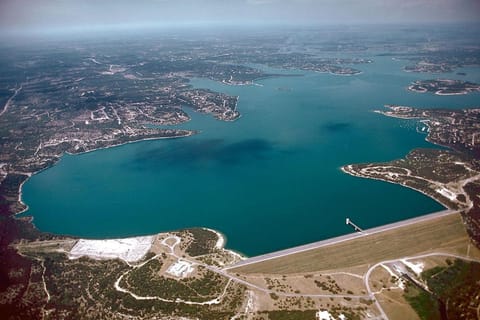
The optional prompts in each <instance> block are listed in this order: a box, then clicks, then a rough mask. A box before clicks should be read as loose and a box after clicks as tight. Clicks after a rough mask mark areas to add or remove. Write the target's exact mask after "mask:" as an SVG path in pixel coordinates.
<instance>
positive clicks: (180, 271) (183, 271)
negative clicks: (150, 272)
mask: <svg viewBox="0 0 480 320" xmlns="http://www.w3.org/2000/svg"><path fill="white" fill-rule="evenodd" d="M193 270H194V268H193V264H192V263H190V262H188V261H185V260H178V261H177V262H175V263H174V264H172V265H171V266H170V267H169V268H168V269H167V273H169V274H171V275H173V276H175V277H177V278H185V277H186V276H188V275H189V274H190V273H192V272H193Z"/></svg>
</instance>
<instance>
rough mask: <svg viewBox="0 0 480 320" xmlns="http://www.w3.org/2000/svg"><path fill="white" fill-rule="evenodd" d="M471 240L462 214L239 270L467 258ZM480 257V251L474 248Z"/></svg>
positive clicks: (290, 269)
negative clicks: (434, 256)
mask: <svg viewBox="0 0 480 320" xmlns="http://www.w3.org/2000/svg"><path fill="white" fill-rule="evenodd" d="M469 242H470V241H469V238H468V235H467V233H466V231H465V227H464V225H463V222H462V219H461V216H460V214H453V215H448V216H444V217H439V218H434V219H431V220H428V221H423V222H419V223H416V224H412V225H408V226H404V227H400V228H397V229H393V230H388V231H385V232H382V233H377V234H373V235H369V236H365V237H361V238H357V239H353V240H348V241H345V242H342V243H337V244H333V245H327V246H324V247H321V248H317V249H312V250H309V251H304V252H299V253H295V254H291V255H288V256H284V257H279V258H275V259H271V260H267V261H263V262H258V263H254V264H250V265H246V266H241V267H239V268H234V269H230V271H232V272H236V273H267V274H275V273H276V274H291V273H306V272H315V271H323V270H332V269H344V268H350V267H354V266H359V265H368V264H374V263H377V262H379V261H384V260H389V259H395V258H401V257H404V256H412V255H418V254H421V253H427V252H449V253H456V254H461V255H466V253H467V247H468V244H469ZM470 254H474V255H476V256H479V251H478V250H477V249H475V248H473V246H472V248H471V249H470Z"/></svg>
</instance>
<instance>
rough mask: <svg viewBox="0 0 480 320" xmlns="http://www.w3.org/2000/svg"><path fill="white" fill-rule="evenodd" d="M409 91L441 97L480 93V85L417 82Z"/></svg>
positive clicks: (461, 82)
mask: <svg viewBox="0 0 480 320" xmlns="http://www.w3.org/2000/svg"><path fill="white" fill-rule="evenodd" d="M408 90H410V91H414V92H418V93H427V92H429V93H434V94H436V95H439V96H449V95H462V94H468V93H471V92H477V91H480V85H479V84H477V83H473V82H469V81H462V80H450V79H437V80H417V81H414V82H413V83H412V84H411V85H410V86H408Z"/></svg>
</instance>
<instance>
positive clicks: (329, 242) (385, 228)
mask: <svg viewBox="0 0 480 320" xmlns="http://www.w3.org/2000/svg"><path fill="white" fill-rule="evenodd" d="M459 212H460V211H459V210H443V211H439V212H435V213H431V214H427V215H424V216H420V217H416V218H412V219H407V220H403V221H399V222H395V223H391V224H386V225H383V226H380V227H375V228H371V229H367V230H363V231H362V232H358V233H353V234H347V235H344V236H340V237H335V238H331V239H327V240H323V241H318V242H313V243H309V244H306V245H302V246H298V247H293V248H290V249H285V250H280V251H276V252H272V253H267V254H263V255H260V256H256V257H252V258H248V259H246V260H243V261H240V262H238V263H236V264H234V265H231V266H228V267H225V268H224V270H229V269H234V268H238V267H242V266H246V265H249V264H254V263H258V262H263V261H267V260H272V259H277V258H280V257H284V256H288V255H291V254H295V253H299V252H304V251H308V250H313V249H317V248H321V247H324V246H329V245H333V244H337V243H341V242H345V241H349V240H353V239H358V238H362V237H365V236H368V235H372V234H376V233H381V232H385V231H388V230H392V229H396V228H400V227H404V226H408V225H411V224H415V223H419V222H423V221H428V220H432V219H435V218H439V217H444V216H448V215H452V214H456V213H459Z"/></svg>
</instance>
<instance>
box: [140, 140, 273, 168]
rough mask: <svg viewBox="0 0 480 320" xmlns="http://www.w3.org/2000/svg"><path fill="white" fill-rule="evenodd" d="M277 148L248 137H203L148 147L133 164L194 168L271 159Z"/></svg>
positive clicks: (267, 142) (146, 166)
mask: <svg viewBox="0 0 480 320" xmlns="http://www.w3.org/2000/svg"><path fill="white" fill-rule="evenodd" d="M275 150H276V148H275V144H274V143H272V142H270V141H268V140H265V139H245V140H241V141H238V142H233V143H228V142H227V141H226V140H224V139H203V140H196V141H183V142H182V143H171V144H169V145H167V146H159V147H158V148H155V149H151V150H145V151H143V152H141V153H139V154H137V155H136V157H135V159H133V161H132V162H131V163H130V164H131V165H132V166H135V167H137V168H152V166H155V165H159V166H168V167H170V166H180V167H182V166H186V167H191V168H202V167H206V166H214V165H217V164H219V165H223V166H230V165H240V164H245V163H248V162H250V161H258V160H265V159H269V158H271V157H272V156H273V152H274V151H275Z"/></svg>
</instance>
